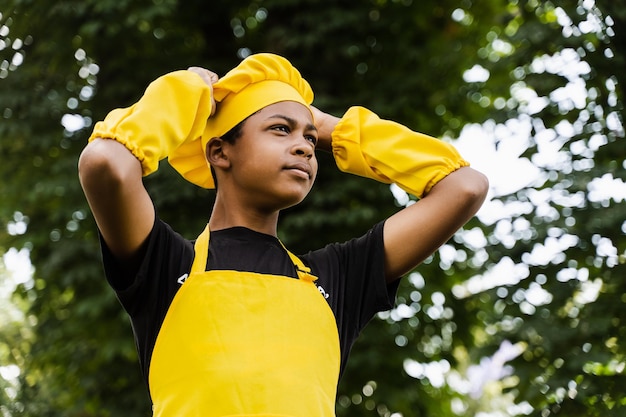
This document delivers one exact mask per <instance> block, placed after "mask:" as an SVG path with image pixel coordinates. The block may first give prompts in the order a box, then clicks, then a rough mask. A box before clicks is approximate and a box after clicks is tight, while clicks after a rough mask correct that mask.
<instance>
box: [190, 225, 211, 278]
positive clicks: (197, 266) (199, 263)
mask: <svg viewBox="0 0 626 417" xmlns="http://www.w3.org/2000/svg"><path fill="white" fill-rule="evenodd" d="M210 234H211V232H210V231H209V225H208V224H207V225H206V227H205V228H204V230H203V231H202V233H200V236H198V239H196V243H195V244H194V246H193V249H194V251H195V252H196V253H195V255H194V257H193V264H192V265H191V273H192V274H193V273H200V272H204V271H206V261H207V259H208V257H209V235H210Z"/></svg>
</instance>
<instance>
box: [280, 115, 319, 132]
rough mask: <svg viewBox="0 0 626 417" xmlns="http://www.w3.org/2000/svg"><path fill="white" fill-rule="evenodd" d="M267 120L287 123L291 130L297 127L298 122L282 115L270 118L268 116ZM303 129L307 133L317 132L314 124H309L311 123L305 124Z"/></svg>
mask: <svg viewBox="0 0 626 417" xmlns="http://www.w3.org/2000/svg"><path fill="white" fill-rule="evenodd" d="M268 119H283V120H284V121H285V122H287V124H288V125H289V127H290V128H292V129H293V128H294V127H295V126H297V125H298V121H297V120H296V119H294V118H292V117H289V116H285V115H283V114H274V115H272V116H269V117H268ZM304 129H305V130H307V131H308V130H313V131H315V132H317V128H316V127H315V125H314V124H311V123H307V124H306V126H304Z"/></svg>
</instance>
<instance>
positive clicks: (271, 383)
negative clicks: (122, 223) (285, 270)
mask: <svg viewBox="0 0 626 417" xmlns="http://www.w3.org/2000/svg"><path fill="white" fill-rule="evenodd" d="M208 248H209V227H208V225H207V227H206V229H205V230H204V232H203V233H202V234H201V235H200V236H199V237H198V240H197V241H196V244H195V258H194V261H193V266H192V269H191V273H190V275H189V278H187V280H186V281H185V283H184V284H183V286H182V287H181V288H180V290H179V291H178V293H177V294H176V296H175V297H174V300H173V301H172V304H171V306H170V308H169V310H168V312H167V315H166V317H165V320H164V321H163V324H162V326H161V330H160V331H159V335H158V337H157V340H156V344H155V347H154V351H153V353H152V359H151V363H150V371H149V386H150V395H151V397H152V401H153V415H154V416H155V417H192V416H193V417H195V416H197V417H218V416H219V417H224V416H238V417H244V416H255V417H260V416H263V417H278V416H280V417H330V416H334V415H335V411H334V408H335V395H336V389H337V380H338V377H339V362H340V352H339V336H338V332H337V325H336V323H335V318H334V315H333V313H332V311H331V309H330V307H329V306H328V304H327V303H326V301H325V300H324V297H322V296H321V294H320V293H319V291H318V289H317V288H316V286H315V284H314V283H313V281H314V280H315V279H316V278H315V277H313V276H312V275H310V274H309V273H308V272H309V271H310V270H309V269H308V268H306V267H305V266H304V265H303V264H302V262H301V261H300V259H298V258H297V257H296V256H294V255H293V254H291V253H290V252H288V253H289V256H290V258H291V260H292V262H293V263H294V265H296V269H297V270H298V276H299V279H294V278H290V277H283V276H276V275H264V274H258V273H251V272H238V271H205V269H206V261H207V256H208Z"/></svg>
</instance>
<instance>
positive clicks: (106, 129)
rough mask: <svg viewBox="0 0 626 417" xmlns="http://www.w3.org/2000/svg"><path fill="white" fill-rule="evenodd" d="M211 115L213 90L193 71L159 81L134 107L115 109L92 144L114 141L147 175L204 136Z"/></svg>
mask: <svg viewBox="0 0 626 417" xmlns="http://www.w3.org/2000/svg"><path fill="white" fill-rule="evenodd" d="M210 114H211V90H210V88H209V86H208V85H207V84H206V83H205V82H204V81H203V80H202V78H201V77H200V76H199V75H198V74H195V73H193V72H190V71H175V72H172V73H169V74H167V75H164V76H162V77H159V78H157V79H156V80H155V81H153V82H152V83H151V84H150V85H149V86H148V88H147V89H146V91H145V93H144V95H143V96H142V97H141V99H140V100H139V101H138V102H137V103H135V104H134V105H132V106H131V107H127V108H121V109H115V110H113V111H111V112H110V113H109V114H108V115H107V116H106V118H105V119H104V120H103V121H101V122H98V123H96V125H95V127H94V130H93V132H92V134H91V136H90V137H89V141H92V140H94V139H95V138H98V137H99V138H103V139H113V140H116V141H118V142H120V143H122V144H123V145H124V146H126V148H128V150H130V151H131V152H132V154H133V155H134V156H135V157H136V158H137V159H138V160H139V161H140V162H141V166H142V168H143V175H144V176H145V175H148V174H150V173H152V172H154V171H156V170H157V168H158V165H159V161H160V160H161V159H164V158H165V157H167V156H168V155H169V153H170V152H171V151H173V150H174V149H176V148H177V147H178V146H179V145H180V144H181V143H182V142H184V141H185V140H187V139H188V138H189V139H195V138H197V137H200V136H201V135H202V132H203V131H204V128H205V126H206V121H207V119H208V118H209V116H210Z"/></svg>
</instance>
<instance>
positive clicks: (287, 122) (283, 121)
mask: <svg viewBox="0 0 626 417" xmlns="http://www.w3.org/2000/svg"><path fill="white" fill-rule="evenodd" d="M316 142H317V129H316V128H315V126H314V124H313V117H312V116H311V112H310V111H309V109H308V108H306V107H305V106H304V105H302V104H300V103H297V102H294V101H284V102H279V103H275V104H271V105H269V106H267V107H264V108H263V109H261V110H259V111H258V112H256V113H255V114H253V115H252V116H250V117H249V118H248V119H247V120H246V122H245V123H244V125H243V131H242V135H241V137H239V138H238V139H237V140H236V141H235V143H234V144H232V145H228V146H230V147H231V149H232V151H231V152H229V159H230V162H231V169H230V170H229V171H230V177H231V179H232V181H233V184H234V186H235V188H236V189H237V190H240V191H242V192H243V193H244V194H245V196H243V197H244V198H245V200H246V201H247V203H248V204H254V205H255V206H257V207H259V208H262V209H267V210H281V209H283V208H287V207H290V206H293V205H295V204H298V203H299V202H300V201H302V200H303V199H304V198H305V197H306V195H307V194H308V193H309V191H310V190H311V187H312V186H313V182H314V181H315V177H316V175H317V167H318V165H317V159H316V158H315V145H316ZM220 187H221V183H220Z"/></svg>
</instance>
